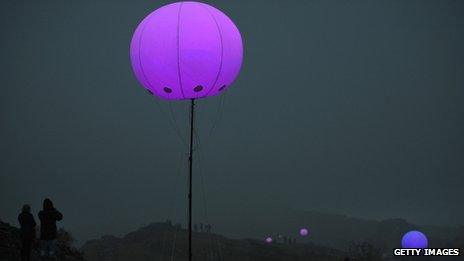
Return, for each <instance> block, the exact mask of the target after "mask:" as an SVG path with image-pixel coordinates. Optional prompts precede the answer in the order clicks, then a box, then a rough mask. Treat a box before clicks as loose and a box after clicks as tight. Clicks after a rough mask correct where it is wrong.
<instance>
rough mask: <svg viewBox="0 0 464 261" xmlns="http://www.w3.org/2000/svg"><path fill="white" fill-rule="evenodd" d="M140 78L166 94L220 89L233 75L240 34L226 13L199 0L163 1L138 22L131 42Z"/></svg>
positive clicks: (238, 62) (240, 55)
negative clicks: (194, 0)
mask: <svg viewBox="0 0 464 261" xmlns="http://www.w3.org/2000/svg"><path fill="white" fill-rule="evenodd" d="M130 58H131V62H132V68H133V70H134V73H135V75H136V77H137V79H138V81H139V82H140V83H141V84H142V85H143V86H144V87H145V88H146V89H148V90H150V91H151V92H152V93H154V94H156V95H157V96H159V97H161V98H163V99H167V100H182V99H193V98H195V99H196V98H203V97H207V96H213V95H217V94H219V93H221V92H222V91H224V89H226V88H227V87H229V86H230V85H231V84H232V83H233V81H234V80H235V78H236V77H237V75H238V73H239V71H240V67H241V65H242V58H243V45H242V37H241V35H240V32H239V30H238V29H237V27H236V26H235V24H234V23H233V22H232V20H230V19H229V17H227V16H226V15H225V14H224V13H222V12H221V11H219V10H218V9H216V8H214V7H212V6H210V5H207V4H204V3H199V2H178V3H173V4H169V5H165V6H163V7H161V8H159V9H157V10H155V11H154V12H152V13H151V14H149V15H148V16H147V17H145V19H143V21H142V22H141V23H140V24H139V25H138V27H137V29H136V30H135V33H134V35H133V37H132V42H131V46H130Z"/></svg>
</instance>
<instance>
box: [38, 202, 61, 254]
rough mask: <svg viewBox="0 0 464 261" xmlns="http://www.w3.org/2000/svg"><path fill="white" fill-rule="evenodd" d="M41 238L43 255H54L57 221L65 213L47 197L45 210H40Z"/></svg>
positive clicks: (44, 203) (44, 204)
mask: <svg viewBox="0 0 464 261" xmlns="http://www.w3.org/2000/svg"><path fill="white" fill-rule="evenodd" d="M39 219H40V240H41V243H42V250H41V252H40V254H41V256H42V257H47V258H48V257H54V256H55V253H56V250H55V248H56V237H57V234H58V231H57V228H56V221H60V220H61V219H63V215H62V214H61V213H60V212H58V210H56V209H55V207H53V202H52V201H51V200H50V199H48V198H46V199H45V200H44V201H43V210H42V211H40V212H39Z"/></svg>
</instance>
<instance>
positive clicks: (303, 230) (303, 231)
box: [300, 228, 309, 237]
mask: <svg viewBox="0 0 464 261" xmlns="http://www.w3.org/2000/svg"><path fill="white" fill-rule="evenodd" d="M308 234H309V232H308V229H306V228H302V229H300V235H301V236H303V237H305V236H307V235H308Z"/></svg>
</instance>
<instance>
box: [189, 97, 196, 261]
mask: <svg viewBox="0 0 464 261" xmlns="http://www.w3.org/2000/svg"><path fill="white" fill-rule="evenodd" d="M194 111H195V99H192V100H191V104H190V151H189V194H188V201H189V224H188V230H189V235H188V237H189V238H188V241H189V242H188V244H189V253H188V260H189V261H192V163H193V124H194V121H193V117H194V115H195V113H194Z"/></svg>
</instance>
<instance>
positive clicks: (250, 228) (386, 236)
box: [81, 210, 464, 261]
mask: <svg viewBox="0 0 464 261" xmlns="http://www.w3.org/2000/svg"><path fill="white" fill-rule="evenodd" d="M258 212H259V211H258ZM258 212H256V213H240V216H235V217H234V216H230V220H231V221H232V220H234V221H233V222H230V223H227V222H226V223H221V224H217V225H214V223H213V229H212V233H195V234H194V241H193V242H194V243H193V244H194V249H196V251H195V252H196V254H195V255H196V256H197V257H198V258H200V259H201V260H245V261H246V260H308V258H311V260H343V258H344V257H346V256H353V255H357V254H359V253H356V252H355V251H354V250H353V246H355V245H356V244H358V245H359V244H366V246H368V247H372V251H378V258H379V259H378V260H390V259H389V258H392V257H391V254H392V249H393V248H397V247H400V242H401V237H402V236H403V234H404V233H406V232H408V231H410V230H416V229H417V230H420V231H422V232H424V233H425V234H426V235H427V236H428V239H429V246H430V247H437V248H438V247H443V248H451V247H459V248H463V247H464V229H463V228H462V227H460V228H457V227H456V228H453V227H440V226H418V225H414V224H411V223H408V222H407V221H406V220H403V219H399V218H398V219H386V220H381V221H378V220H369V219H361V218H353V217H348V216H345V215H336V214H326V213H320V212H314V211H299V210H288V211H280V212H274V213H272V215H270V214H271V213H270V212H268V213H267V215H265V214H266V213H258ZM258 214H259V215H258ZM264 216H266V217H267V218H263V217H264ZM243 217H246V220H245V218H243ZM301 227H307V228H308V229H309V236H308V237H301V236H299V235H298V231H299V229H300V228H301ZM220 234H221V235H220ZM222 235H226V236H227V237H232V238H233V239H231V238H227V237H225V236H222ZM266 236H272V237H274V242H273V243H272V244H267V243H265V242H264V238H265V237H266ZM247 238H248V239H247ZM288 238H295V239H296V242H289V241H288V240H287V239H288ZM81 251H82V252H83V253H85V257H86V259H87V260H89V261H94V260H121V261H124V260H131V261H134V260H149V259H154V258H155V259H160V260H171V258H173V259H172V260H183V258H184V257H185V256H186V251H187V232H186V230H185V229H184V228H182V227H181V225H180V224H177V225H175V226H173V225H170V224H169V223H153V224H150V225H148V226H146V227H143V228H141V229H139V230H137V231H134V232H131V233H128V234H127V235H125V236H123V237H114V236H104V237H102V238H100V239H96V240H90V241H88V242H87V243H86V244H84V245H83V247H82V248H81ZM376 253H377V252H376ZM366 260H371V259H366ZM372 260H374V259H372ZM375 260H377V259H375ZM437 260H438V259H437Z"/></svg>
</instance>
